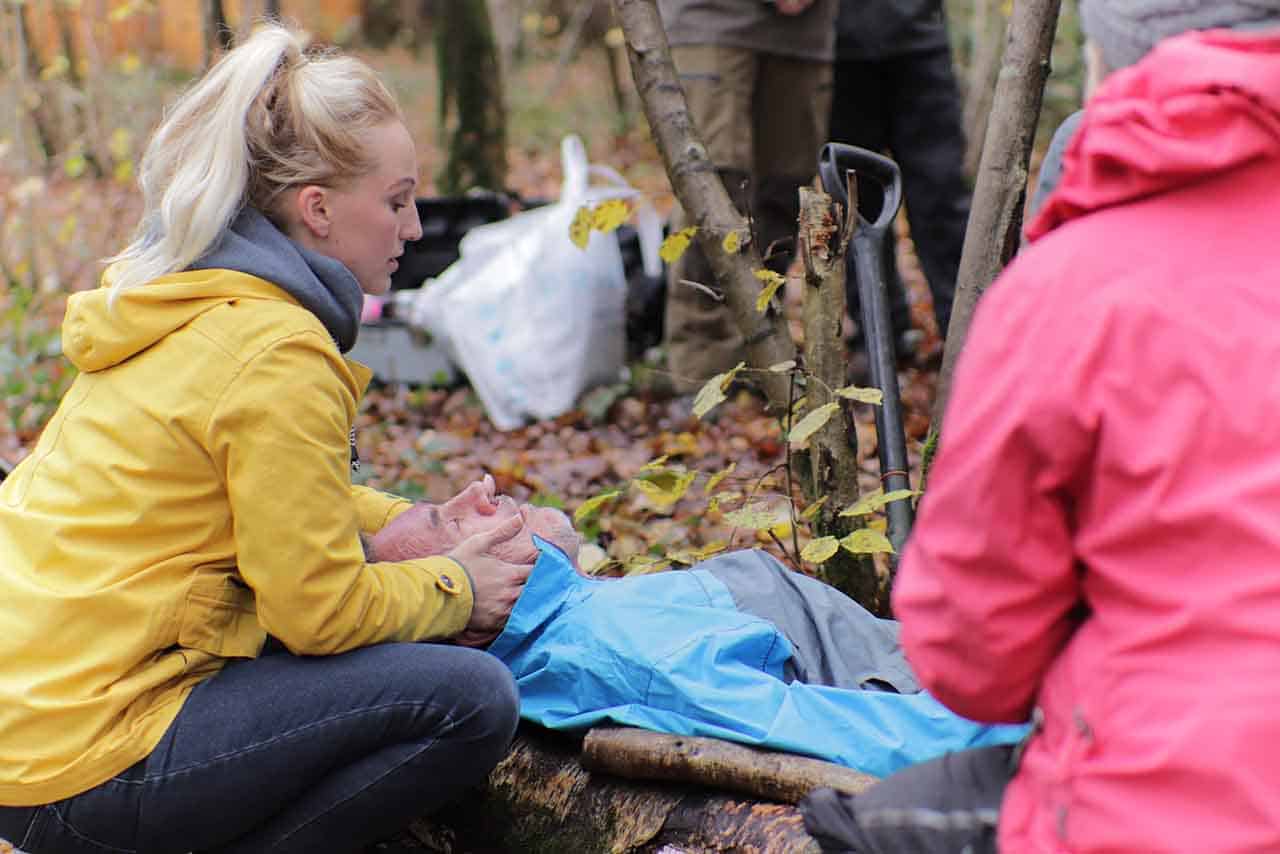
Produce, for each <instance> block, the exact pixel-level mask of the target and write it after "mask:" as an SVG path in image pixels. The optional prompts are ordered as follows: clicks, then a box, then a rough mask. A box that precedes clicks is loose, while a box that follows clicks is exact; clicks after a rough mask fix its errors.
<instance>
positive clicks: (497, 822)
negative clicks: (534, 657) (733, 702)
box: [410, 726, 818, 854]
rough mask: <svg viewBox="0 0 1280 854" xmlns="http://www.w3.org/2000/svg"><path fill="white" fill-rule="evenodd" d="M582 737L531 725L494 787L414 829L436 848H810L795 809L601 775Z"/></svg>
mask: <svg viewBox="0 0 1280 854" xmlns="http://www.w3.org/2000/svg"><path fill="white" fill-rule="evenodd" d="M578 748H579V744H578V740H577V739H573V738H570V737H566V736H563V735H560V734H556V733H550V732H547V731H546V730H541V729H539V728H537V727H529V726H522V727H521V730H520V733H519V734H518V735H517V736H516V740H515V744H514V745H513V746H512V749H511V752H510V753H509V754H508V755H507V758H506V759H504V760H503V761H502V762H501V763H499V765H498V767H497V768H495V769H494V771H493V773H491V774H490V775H489V781H488V784H487V785H486V787H485V788H484V789H483V790H482V791H480V792H478V793H476V794H475V795H470V796H468V797H466V798H464V799H463V800H462V801H461V802H460V803H457V804H455V805H453V806H451V807H450V808H449V809H448V810H446V811H443V812H441V813H439V814H437V815H435V816H432V817H431V818H429V819H423V820H419V821H417V822H414V824H413V825H412V826H411V828H410V833H411V834H412V836H413V837H414V839H415V840H416V841H417V842H418V844H420V845H422V846H423V848H424V850H427V851H435V852H450V854H461V852H520V854H563V852H569V851H571V852H574V854H597V852H598V854H606V852H608V854H642V852H643V853H644V854H653V852H658V851H662V850H665V851H666V852H668V854H675V852H688V853H689V854H695V852H706V854H712V852H725V854H727V852H743V851H752V852H758V854H807V852H814V854H816V852H817V850H818V848H817V843H816V842H814V841H813V840H812V839H811V838H810V837H809V835H808V834H807V833H805V830H804V821H803V820H802V819H801V817H800V814H799V812H798V811H797V810H796V808H795V807H793V806H789V805H783V804H774V803H760V802H754V801H747V800H740V799H735V798H730V797H726V796H724V795H720V794H715V793H711V792H707V791H705V790H697V789H691V788H688V787H673V786H661V785H655V784H646V783H637V782H632V781H628V780H623V779H621V778H617V777H611V776H608V775H603V774H595V773H592V772H590V771H588V770H586V769H585V768H583V766H582V765H581V763H580V762H579V760H578Z"/></svg>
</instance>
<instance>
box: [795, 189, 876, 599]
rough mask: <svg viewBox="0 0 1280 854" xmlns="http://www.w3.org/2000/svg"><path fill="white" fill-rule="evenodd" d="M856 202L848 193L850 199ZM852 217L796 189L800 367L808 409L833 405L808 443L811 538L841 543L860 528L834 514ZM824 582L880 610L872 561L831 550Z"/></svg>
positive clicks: (842, 463)
mask: <svg viewBox="0 0 1280 854" xmlns="http://www.w3.org/2000/svg"><path fill="white" fill-rule="evenodd" d="M857 197H858V193H857V188H856V187H850V188H849V198H850V199H856V198H857ZM856 227H857V217H852V216H847V214H846V212H844V211H841V210H840V206H839V205H836V204H834V203H833V202H832V200H831V197H830V196H829V195H827V194H826V193H824V192H821V191H819V190H815V189H813V188H811V187H801V188H800V231H799V238H798V239H799V246H800V253H799V254H800V258H801V259H802V261H803V262H804V271H805V289H804V367H805V369H806V371H808V373H809V375H810V377H812V379H811V380H810V381H809V383H808V385H807V386H806V388H805V397H806V398H808V407H807V408H808V409H809V410H810V411H812V410H814V409H817V408H818V407H821V406H825V405H827V404H829V403H836V404H838V406H839V408H838V409H837V410H836V412H835V414H834V415H833V416H832V417H831V419H830V420H828V421H827V423H826V424H825V425H823V426H822V428H821V429H819V430H818V432H817V433H815V434H814V435H813V437H812V438H811V439H810V440H809V453H808V455H807V456H808V463H809V466H810V474H811V480H808V481H807V484H806V490H805V491H806V492H807V493H809V495H808V497H809V498H810V499H811V500H813V499H817V498H820V497H821V496H824V495H825V496H827V500H826V502H825V503H824V504H823V505H822V509H820V510H819V511H818V514H817V515H816V516H814V518H813V520H812V525H813V530H814V533H815V534H816V535H818V536H833V537H836V538H840V537H843V536H845V535H846V534H848V533H850V532H851V531H853V530H854V529H855V528H857V527H859V523H858V522H857V521H856V520H855V519H853V518H851V517H847V516H846V517H842V516H840V511H841V510H843V509H844V508H846V507H848V506H850V505H851V504H853V503H854V502H856V501H857V500H858V436H857V427H856V425H855V422H854V420H853V404H852V402H851V401H848V400H844V399H842V398H839V397H837V396H836V395H835V394H834V391H835V390H836V389H838V388H840V387H842V386H844V385H845V370H846V365H847V364H848V354H847V353H846V352H845V347H844V336H843V335H842V331H841V326H842V323H843V320H844V313H845V290H844V283H845V263H846V252H847V250H848V248H849V241H850V239H851V238H852V236H853V229H854V228H856ZM822 573H823V576H824V578H825V579H826V580H827V581H828V582H829V583H830V584H831V585H832V586H834V587H836V588H837V589H838V590H841V591H843V592H844V593H845V594H847V595H848V596H849V597H851V598H852V599H853V600H854V601H856V602H857V603H858V604H860V605H862V606H863V607H864V608H866V609H867V610H869V611H871V612H872V613H882V612H883V611H884V610H885V608H884V605H886V604H887V603H885V602H883V599H884V595H883V594H884V593H885V592H886V591H885V590H884V589H883V588H884V585H883V584H881V582H880V578H879V576H878V574H877V573H876V568H875V564H874V563H873V562H872V561H871V560H869V559H866V558H864V557H861V556H859V555H854V554H851V553H849V552H847V551H845V550H844V549H840V550H838V551H837V552H836V553H835V555H833V556H832V557H831V558H830V559H829V560H827V561H826V562H825V563H823V565H822Z"/></svg>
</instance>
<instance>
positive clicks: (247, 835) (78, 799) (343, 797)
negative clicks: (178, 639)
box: [0, 643, 518, 854]
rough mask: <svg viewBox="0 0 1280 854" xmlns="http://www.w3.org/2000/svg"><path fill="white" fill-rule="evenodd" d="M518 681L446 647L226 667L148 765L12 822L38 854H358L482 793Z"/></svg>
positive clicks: (393, 647) (479, 656) (510, 726)
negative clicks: (473, 791)
mask: <svg viewBox="0 0 1280 854" xmlns="http://www.w3.org/2000/svg"><path fill="white" fill-rule="evenodd" d="M517 712H518V698H517V694H516V688H515V683H514V680H513V679H512V677H511V674H510V672H509V671H508V670H507V668H506V666H505V665H504V664H502V662H500V661H499V660H498V659H496V658H494V657H493V656H491V655H489V654H488V653H485V652H480V651H477V650H472V649H466V648H463V647H455V646H447V645H443V644H407V643H406V644H385V645H381V646H373V647H367V648H365V649H359V650H355V651H353V652H348V653H345V654H343V655H334V656H325V657H318V658H301V657H295V656H293V655H290V654H288V653H286V652H280V653H277V654H271V655H265V656H263V657H261V658H257V659H253V660H244V661H236V662H233V663H231V664H228V665H227V666H226V668H225V669H223V670H222V672H220V673H219V674H218V675H217V676H215V677H213V678H212V679H210V680H209V681H207V682H204V683H202V684H200V685H199V686H197V687H196V688H195V690H194V691H193V692H192V693H191V696H190V697H189V698H188V700H187V702H186V704H185V705H184V706H183V708H182V711H181V712H180V713H179V714H178V717H177V719H176V720H175V721H174V723H173V725H172V726H171V727H170V728H169V730H168V732H166V733H165V735H164V737H163V738H162V739H161V741H160V743H159V744H158V745H157V746H156V748H155V750H154V751H152V753H151V755H150V756H148V757H147V758H146V759H145V760H143V761H142V762H139V763H138V764H137V765H134V766H133V767H132V768H130V769H128V770H127V771H125V772H123V773H122V774H120V775H119V776H117V777H115V778H113V779H111V780H109V781H107V782H106V783H103V784H102V785H100V786H97V787H96V788H94V789H90V790H89V791H87V792H85V793H83V794H80V795H76V796H75V797H72V798H68V799H67V800H64V801H59V802H57V803H53V804H48V805H46V806H40V807H23V808H18V807H0V838H5V839H8V840H10V841H11V842H13V843H14V844H15V845H17V846H18V847H20V848H22V849H24V850H26V851H29V852H31V854H103V852H139V854H180V852H187V851H193V850H194V851H202V852H222V854H233V852H235V854H240V853H241V852H243V854H251V853H252V852H281V853H282V854H283V852H317V851H324V852H333V854H344V852H355V851H359V850H360V849H361V848H362V847H363V846H364V845H366V844H368V843H370V842H373V841H376V840H378V839H381V838H384V837H386V836H390V835H392V834H393V833H395V832H396V831H397V830H399V829H401V828H403V827H405V826H406V825H408V823H409V822H410V821H411V820H412V819H414V818H415V817H417V816H420V815H423V814H425V813H428V812H431V811H432V810H434V809H436V808H437V807H439V806H440V805H441V804H443V803H445V802H446V801H448V800H450V799H452V798H454V797H455V796H457V795H459V794H461V793H462V792H464V791H465V790H466V789H467V788H469V787H471V786H474V785H476V784H478V783H480V782H482V781H483V780H484V779H485V777H486V775H487V774H488V773H489V771H490V770H491V769H492V768H493V766H494V765H496V764H497V762H498V761H499V760H500V759H501V758H502V756H503V755H504V754H505V753H506V750H507V748H508V747H509V745H510V742H511V738H512V736H513V734H514V733H515V727H516V721H517Z"/></svg>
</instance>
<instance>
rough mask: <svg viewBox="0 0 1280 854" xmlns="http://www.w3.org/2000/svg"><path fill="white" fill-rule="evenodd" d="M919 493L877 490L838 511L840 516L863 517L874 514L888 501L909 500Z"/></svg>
mask: <svg viewBox="0 0 1280 854" xmlns="http://www.w3.org/2000/svg"><path fill="white" fill-rule="evenodd" d="M919 494H920V493H919V492H917V491H916V490H914V489H895V490H893V491H892V492H889V493H886V492H885V491H884V490H883V489H877V490H876V491H875V492H868V493H867V494H866V495H864V496H862V497H861V498H859V499H858V500H857V501H856V502H855V503H854V504H852V505H850V506H849V507H847V508H845V509H844V510H841V511H840V515H841V516H865V515H867V514H868V513H874V512H876V511H877V510H879V509H880V508H881V507H884V506H885V505H886V504H888V503H889V502H890V501H901V500H902V499H904V498H911V497H912V496H914V495H919Z"/></svg>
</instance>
